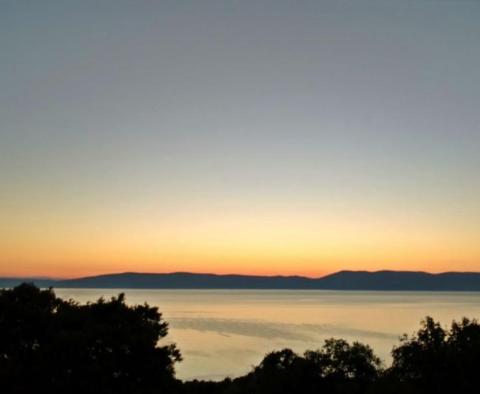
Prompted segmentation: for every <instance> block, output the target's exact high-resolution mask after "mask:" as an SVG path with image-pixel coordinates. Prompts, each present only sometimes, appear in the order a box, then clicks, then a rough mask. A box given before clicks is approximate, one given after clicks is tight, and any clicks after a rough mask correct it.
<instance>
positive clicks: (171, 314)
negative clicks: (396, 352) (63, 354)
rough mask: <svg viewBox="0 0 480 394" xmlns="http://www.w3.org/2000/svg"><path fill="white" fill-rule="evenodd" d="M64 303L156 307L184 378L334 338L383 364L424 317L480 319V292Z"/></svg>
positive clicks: (243, 368) (161, 294) (246, 366)
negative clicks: (368, 350) (360, 346)
mask: <svg viewBox="0 0 480 394" xmlns="http://www.w3.org/2000/svg"><path fill="white" fill-rule="evenodd" d="M55 291H56V293H57V294H58V295H59V296H61V297H63V298H73V299H75V300H77V301H79V302H86V301H95V300H96V299H98V298H99V297H101V296H104V297H110V296H113V295H116V294H118V293H120V292H124V293H126V296H127V302H128V303H129V304H143V303H144V302H148V303H149V304H150V305H152V306H153V305H154V306H158V307H159V309H160V311H161V312H162V313H163V316H164V318H165V319H166V320H167V321H168V322H169V323H170V332H169V335H168V340H169V341H172V342H175V343H177V345H178V347H179V348H180V350H181V351H182V354H183V357H184V360H183V361H182V362H181V363H180V364H178V365H177V376H178V377H179V378H181V379H193V378H199V379H222V378H224V377H226V376H230V377H235V376H239V375H242V374H245V373H247V372H248V371H250V369H251V367H252V366H253V365H256V364H257V363H258V362H259V361H260V360H261V359H262V357H263V356H264V354H265V353H266V352H268V351H271V350H274V349H281V348H284V347H289V348H292V349H294V350H296V351H298V352H303V351H304V350H306V349H316V348H319V347H320V346H321V345H322V343H323V340H324V339H326V338H330V337H338V338H345V339H347V340H350V341H353V340H358V341H361V342H365V343H368V344H370V345H371V346H372V347H373V348H374V350H375V352H376V353H377V354H378V355H379V356H380V357H381V358H383V359H384V360H385V361H386V363H387V364H388V362H389V361H390V359H389V357H390V356H389V354H390V351H391V349H392V346H393V345H395V344H397V343H398V338H399V336H400V335H401V334H403V333H408V334H411V333H413V332H414V331H416V330H417V329H418V327H419V322H420V320H421V319H422V318H424V317H425V316H426V315H430V316H432V317H434V318H435V319H436V320H440V321H441V322H442V323H443V324H449V323H450V322H451V320H452V319H460V318H462V317H463V316H467V317H470V318H474V317H479V316H480V293H450V292H448V293H447V292H361V291H349V292H344V291H320V290H319V291H316V290H305V291H301V290H300V291H299V290H294V291H290V290H130V289H128V290H122V289H119V290H111V289H107V290H104V289H56V290H55Z"/></svg>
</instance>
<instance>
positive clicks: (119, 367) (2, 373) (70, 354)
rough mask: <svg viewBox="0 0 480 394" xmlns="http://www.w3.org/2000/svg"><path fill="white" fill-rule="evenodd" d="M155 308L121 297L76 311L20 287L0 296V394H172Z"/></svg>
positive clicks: (170, 354) (170, 355) (171, 357)
mask: <svg viewBox="0 0 480 394" xmlns="http://www.w3.org/2000/svg"><path fill="white" fill-rule="evenodd" d="M167 332H168V325H167V323H166V322H164V321H163V320H162V318H161V314H160V313H159V312H158V310H157V308H153V307H150V306H148V305H147V304H145V305H137V306H128V305H127V304H126V303H125V297H124V295H123V294H120V295H119V296H118V297H113V298H112V299H110V300H108V301H106V300H104V299H99V300H98V301H97V302H94V303H88V304H86V305H80V304H78V303H76V302H74V301H64V300H61V299H59V298H57V297H56V296H55V294H54V292H53V290H51V289H49V290H40V289H38V288H36V287H35V286H33V285H28V284H22V285H20V286H18V287H16V288H14V289H11V290H1V291H0V381H1V384H2V391H3V390H5V391H4V392H7V393H26V392H32V391H33V390H35V391H38V390H40V392H53V393H57V392H58V393H60V392H65V393H90V392H91V393H151V392H152V393H153V392H158V389H159V388H163V389H164V390H170V391H171V390H173V389H174V387H175V384H176V383H175V380H174V363H175V362H176V361H179V360H180V353H179V351H178V350H177V349H176V347H175V346H174V345H168V346H157V342H158V340H159V339H161V338H163V337H165V336H166V335H167Z"/></svg>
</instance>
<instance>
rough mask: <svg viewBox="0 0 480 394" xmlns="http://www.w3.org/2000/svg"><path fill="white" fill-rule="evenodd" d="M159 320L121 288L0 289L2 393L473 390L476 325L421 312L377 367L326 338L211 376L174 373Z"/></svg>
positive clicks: (478, 342)
mask: <svg viewBox="0 0 480 394" xmlns="http://www.w3.org/2000/svg"><path fill="white" fill-rule="evenodd" d="M167 333H168V324H167V322H165V321H164V320H163V318H162V315H161V313H160V312H159V311H158V309H157V308H155V307H151V306H149V305H148V304H143V305H133V306H132V305H128V304H127V303H126V301H125V296H124V295H123V294H119V295H118V296H117V297H112V298H111V299H108V300H105V299H103V298H100V299H99V300H97V301H96V302H91V303H87V304H79V303H77V302H76V301H74V300H63V299H61V298H58V297H57V296H56V295H55V293H54V291H53V290H52V289H46V290H41V289H38V288H37V287H35V286H33V285H29V284H22V285H20V286H17V287H15V288H13V289H3V290H0V390H1V392H2V393H6V394H24V393H32V392H36V391H37V392H49V393H73V394H77V393H78V394H79V393H82V394H84V393H95V394H97V393H98V394H113V393H119V394H123V393H125V394H126V393H132V394H137V393H138V394H153V393H167V394H168V393H171V394H177V393H178V394H284V393H285V394H287V393H288V394H290V393H299V394H314V393H315V394H321V393H326V394H327V393H328V394H380V393H381V394H385V393H391V394H406V393H409V394H435V393H438V394H441V393H451V392H454V391H458V392H461V393H466V394H470V393H472V394H473V393H477V392H478V381H479V380H478V372H477V371H478V366H479V365H480V325H479V324H478V322H477V321H476V320H470V319H467V318H464V319H462V320H461V321H454V322H453V323H452V324H451V327H450V328H446V327H443V326H442V325H441V324H440V323H439V322H437V321H435V320H434V319H433V318H431V317H427V318H426V319H425V320H424V321H423V322H422V323H421V327H420V329H419V330H418V331H417V332H416V333H415V334H413V335H411V336H407V335H405V336H403V337H402V338H401V340H400V343H399V345H398V346H396V347H394V348H393V350H392V359H393V361H392V364H391V366H390V367H389V368H385V367H384V365H383V364H382V362H381V360H380V359H379V358H378V357H377V356H376V355H375V353H374V352H373V350H372V349H371V348H370V347H369V346H368V345H365V344H362V343H359V342H353V343H349V342H347V341H345V340H343V339H335V338H331V339H328V340H326V341H325V342H324V344H323V346H321V347H320V348H319V349H317V350H309V351H306V352H305V353H303V355H300V354H297V353H296V352H294V351H293V350H291V349H283V350H279V351H273V352H271V353H268V354H267V355H265V357H264V358H263V360H262V361H261V362H260V363H259V364H258V365H257V366H255V367H253V368H252V370H251V372H250V373H248V374H247V375H245V376H241V377H238V378H235V379H230V378H227V379H225V380H223V381H221V382H211V381H196V380H195V381H190V382H181V381H179V380H177V379H176V378H175V368H174V366H175V363H176V362H178V361H181V356H180V352H179V350H178V349H177V347H176V346H175V345H174V344H168V343H162V340H163V341H165V336H166V335H167Z"/></svg>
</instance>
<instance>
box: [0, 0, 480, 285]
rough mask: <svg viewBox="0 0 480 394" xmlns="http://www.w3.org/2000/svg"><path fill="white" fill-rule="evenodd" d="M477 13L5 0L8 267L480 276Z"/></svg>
mask: <svg viewBox="0 0 480 394" xmlns="http://www.w3.org/2000/svg"><path fill="white" fill-rule="evenodd" d="M479 19H480V2H477V1H463V0H458V1H453V0H452V1H446V0H437V1H435V0H418V1H410V0H406V1H388V0H387V1H385V0H381V1H363V0H362V1H358V0H355V1H354V0H351V1H348V0H337V1H300V0H296V1H282V0H271V1H263V0H256V1H247V0H242V1H240V0H239V1H234V0H224V1H210V0H204V1H194V0H192V1H187V0H185V1H183V0H181V1H179V0H175V1H168V0H167V1H161V2H160V1H151V0H137V1H133V0H132V1H124V0H115V1H113V0H112V1H109V0H103V1H90V0H83V1H69V0H63V1H48V0H45V1H41V2H39V1H16V0H3V1H1V2H0V49H1V52H0V53H1V54H0V275H3V276H50V277H76V276H83V275H94V274H101V273H110V272H124V271H139V272H173V271H191V272H215V273H241V274H262V275H277V274H282V275H290V274H299V275H307V276H321V275H324V274H328V273H330V272H334V271H338V270H343V269H350V270H378V269H395V270H397V269H398V270H425V271H430V272H441V271H480V176H479V169H480V110H479V109H480V46H479V44H478V43H479V41H480V23H478V21H479Z"/></svg>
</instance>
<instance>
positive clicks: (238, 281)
mask: <svg viewBox="0 0 480 394" xmlns="http://www.w3.org/2000/svg"><path fill="white" fill-rule="evenodd" d="M23 282H28V283H34V284H35V285H37V286H40V287H54V288H104V289H272V290H273V289H277V290H280V289H283V290H373V291H480V273H479V272H445V273H440V274H431V273H427V272H413V271H376V272H368V271H340V272H337V273H334V274H331V275H327V276H324V277H321V278H308V277H303V276H250V275H215V274H196V273H187V272H175V273H166V274H156V273H135V272H127V273H117V274H108V275H98V276H90V277H83V278H77V279H62V280H55V279H45V278H6V277H3V278H2V277H0V287H13V286H16V285H18V284H20V283H23Z"/></svg>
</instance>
